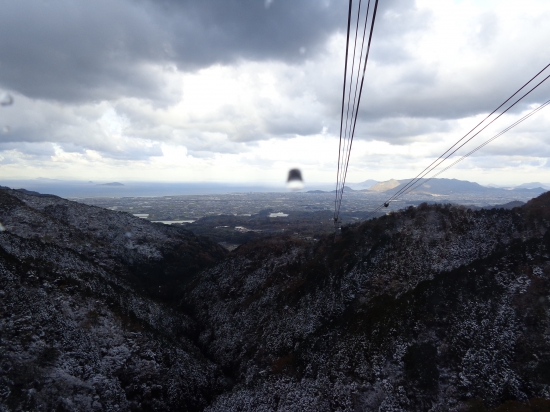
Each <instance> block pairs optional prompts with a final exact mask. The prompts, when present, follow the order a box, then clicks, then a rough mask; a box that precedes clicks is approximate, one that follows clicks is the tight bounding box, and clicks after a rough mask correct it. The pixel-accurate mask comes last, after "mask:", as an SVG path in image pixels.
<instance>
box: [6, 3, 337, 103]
mask: <svg viewBox="0 0 550 412" xmlns="http://www.w3.org/2000/svg"><path fill="white" fill-rule="evenodd" d="M341 9H342V8H341V7H340V5H339V4H338V2H336V1H329V0H325V1H319V2H311V1H307V0H296V1H293V2H272V3H270V4H269V7H264V5H263V4H262V2H261V1H258V0H246V1H243V0H212V1H208V2H197V1H190V0H189V1H168V0H166V1H131V0H121V1H117V2H112V1H108V0H96V1H94V2H87V1H82V0H79V1H74V0H52V1H48V2H38V3H37V2H35V1H31V0H21V1H18V2H8V3H6V4H4V5H3V6H2V14H1V15H0V39H2V40H1V42H0V61H2V77H1V80H0V82H1V83H0V84H1V85H2V86H3V87H5V88H7V89H10V90H14V91H16V92H19V93H22V94H24V95H26V96H28V97H32V98H40V99H48V100H57V101H63V102H76V103H81V102H84V101H99V100H113V99H116V98H119V97H121V96H132V97H138V98H146V99H152V100H158V101H160V102H164V103H165V102H166V101H167V100H168V101H173V98H174V96H170V93H169V92H168V93H167V90H166V87H165V86H166V85H165V84H163V77H164V75H165V74H169V73H170V72H171V71H172V70H174V69H175V68H177V69H179V70H183V71H189V70H197V69H200V68H203V67H208V66H211V65H213V64H230V63H233V62H235V61H240V60H254V61H266V60H281V61H286V62H289V63H298V62H300V61H303V60H304V59H305V58H306V57H305V56H304V54H303V53H300V49H301V48H302V49H307V50H308V53H311V52H314V51H315V50H318V49H319V48H322V47H323V44H324V43H325V41H326V39H327V38H328V36H330V34H331V33H333V32H334V31H335V30H337V29H338V28H340V27H341V25H342V24H341V22H342V20H343V18H344V11H343V10H341Z"/></svg>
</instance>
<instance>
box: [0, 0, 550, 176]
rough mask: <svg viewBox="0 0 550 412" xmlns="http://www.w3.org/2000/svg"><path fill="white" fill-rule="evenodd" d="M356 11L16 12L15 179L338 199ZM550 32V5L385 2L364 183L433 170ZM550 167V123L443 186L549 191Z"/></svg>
mask: <svg viewBox="0 0 550 412" xmlns="http://www.w3.org/2000/svg"><path fill="white" fill-rule="evenodd" d="M355 1H356V2H357V1H358V0H355ZM365 1H366V0H365ZM347 7H348V3H347V1H345V0H201V1H198V0H193V1H191V0H114V1H113V0H94V1H88V0H0V9H1V10H2V12H1V13H0V95H1V94H2V93H3V92H4V93H6V92H7V93H9V94H10V95H11V96H12V97H13V99H14V102H13V104H12V105H8V106H0V179H28V178H39V177H40V178H54V179H82V180H86V181H88V180H104V181H105V180H109V181H114V180H122V181H124V180H126V181H129V180H139V181H218V182H255V183H258V182H266V183H270V182H280V181H284V180H285V178H286V173H287V171H288V169H290V168H292V167H299V168H301V169H302V172H303V175H304V178H305V180H306V184H307V182H308V181H309V182H332V181H333V180H334V179H335V176H336V164H337V157H338V133H339V124H340V104H341V93H342V89H341V87H342V78H343V69H344V53H345V29H346V24H347ZM549 21H550V1H548V0H523V1H522V2H521V7H520V6H519V5H518V2H517V1H512V0H416V1H414V0H380V5H379V10H378V16H377V21H376V26H375V29H374V37H373V43H372V51H371V56H370V59H369V65H368V67H367V72H366V79H365V82H366V83H365V89H364V92H363V97H362V103H361V111H360V113H359V119H358V125H357V128H356V137H355V139H356V140H355V142H354V146H353V150H352V154H351V159H350V169H349V172H348V179H347V180H348V181H350V182H360V181H363V180H366V179H376V180H388V179H390V178H396V179H400V178H408V177H413V176H415V175H416V174H417V173H418V172H420V171H421V170H422V169H424V167H426V166H427V165H428V164H429V163H431V161H432V160H434V159H435V158H436V157H437V156H439V154H441V153H442V152H443V151H444V150H445V149H447V148H448V147H449V146H450V145H451V144H453V143H454V142H455V141H456V140H458V139H459V138H460V137H461V136H462V135H463V134H464V133H465V132H467V131H468V130H469V129H470V128H471V127H473V126H474V125H475V124H476V123H477V122H478V121H479V120H480V119H481V118H483V116H484V115H486V114H488V113H489V112H491V111H492V110H493V109H494V108H496V107H497V106H498V105H499V104H500V103H501V102H502V101H504V100H505V99H506V98H507V97H508V96H509V95H510V94H512V93H513V92H514V91H515V90H516V89H517V88H519V87H520V86H521V85H522V84H523V83H524V82H525V81H527V80H528V79H529V78H530V77H532V76H533V75H534V74H535V73H537V72H538V71H539V70H541V69H542V68H543V67H544V66H545V65H546V64H548V63H550V48H549V47H548V40H549V39H550V24H548V22H549ZM548 71H549V73H547V74H550V69H549V70H548ZM539 89H540V90H539V91H537V92H536V93H534V94H533V95H532V96H529V98H527V99H526V100H525V102H524V103H523V104H521V105H520V106H518V108H517V110H514V111H513V112H512V113H510V114H507V115H505V116H503V117H502V118H501V119H500V120H499V121H498V122H496V123H495V125H494V127H491V128H490V129H488V130H487V131H486V132H484V133H482V134H481V135H480V136H479V137H478V138H476V140H474V141H473V142H472V145H471V146H470V148H472V147H475V146H477V145H479V144H480V143H482V142H483V141H484V140H486V139H488V138H490V137H492V136H493V135H494V134H495V133H496V132H498V131H500V130H501V129H503V128H505V127H507V126H508V125H509V124H511V123H513V122H514V121H515V120H516V119H517V118H519V117H521V116H522V114H525V113H527V111H529V110H531V109H532V108H534V107H536V106H537V105H539V104H541V103H542V102H544V101H546V100H547V99H550V80H549V81H548V84H546V83H545V84H544V85H543V86H541V87H540V88H539ZM467 149H468V148H465V150H464V152H462V153H465V152H467V151H469V150H467ZM549 158H550V108H548V109H546V110H543V111H541V112H540V113H538V114H537V115H535V116H534V117H532V118H531V119H529V120H528V121H526V122H525V123H523V124H522V125H521V126H520V127H518V128H517V129H514V131H513V132H509V133H507V134H505V135H504V136H502V137H500V138H499V139H497V140H496V141H495V142H493V143H491V144H490V145H488V146H487V147H485V148H484V149H482V150H481V151H479V152H478V153H477V154H476V155H475V156H472V157H471V158H469V159H468V160H466V161H464V162H462V163H461V164H460V165H459V166H457V167H455V168H453V169H451V170H449V171H447V172H445V173H444V174H443V175H441V176H440V177H448V178H458V179H464V180H472V181H477V182H480V183H496V184H514V183H524V182H532V181H541V182H550V160H549ZM0 184H1V183H0ZM306 187H307V186H306Z"/></svg>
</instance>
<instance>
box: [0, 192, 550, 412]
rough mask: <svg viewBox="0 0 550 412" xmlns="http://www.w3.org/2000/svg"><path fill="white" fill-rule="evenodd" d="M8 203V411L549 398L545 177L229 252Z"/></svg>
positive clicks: (2, 276) (0, 317) (86, 211)
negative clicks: (330, 232)
mask: <svg viewBox="0 0 550 412" xmlns="http://www.w3.org/2000/svg"><path fill="white" fill-rule="evenodd" d="M0 222H2V224H3V225H4V226H5V228H6V230H5V231H3V232H0V295H1V296H0V410H2V409H5V410H8V411H11V410H14V411H18V410H55V409H58V410H207V411H449V410H457V411H458V410H471V411H483V410H492V408H500V409H495V410H518V411H519V410H533V411H534V410H541V411H542V410H548V408H549V405H550V390H549V387H550V373H549V371H550V300H549V298H550V231H549V230H548V229H549V227H550V194H548V193H546V194H544V195H542V196H539V197H538V198H536V199H533V200H532V201H531V202H529V203H527V204H526V205H524V206H522V207H520V208H515V209H512V210H505V209H493V210H480V211H471V210H468V209H466V208H463V207H453V206H450V205H445V206H439V205H433V206H428V205H425V204H424V205H420V206H419V207H417V208H412V207H411V208H409V209H407V210H404V211H402V212H399V213H393V214H390V215H387V216H384V217H382V218H379V219H375V220H372V221H369V222H365V223H363V224H361V225H356V226H352V227H345V228H343V232H342V234H341V235H339V236H337V237H334V236H329V237H326V238H323V239H321V240H320V241H318V242H315V243H311V242H305V241H300V240H296V239H292V238H290V237H282V236H278V237H277V236H276V237H272V238H266V239H262V240H258V241H255V242H251V243H248V244H244V245H242V246H240V247H239V248H238V249H236V250H235V251H234V252H232V253H231V254H230V255H229V256H226V254H225V252H224V251H223V250H220V248H219V247H218V246H217V245H215V244H212V243H210V242H209V241H208V240H206V239H201V238H197V237H195V236H193V235H192V234H189V233H188V232H186V231H184V230H181V229H177V228H171V227H169V226H168V227H167V226H160V225H154V224H151V223H149V222H146V221H144V220H142V219H138V218H135V217H133V216H131V215H128V214H123V213H117V212H113V211H108V210H103V209H99V208H93V207H89V206H84V205H79V204H76V203H74V202H68V201H66V200H63V199H60V198H56V197H44V196H32V195H30V194H25V193H21V192H16V191H9V190H0ZM159 287H160V291H159ZM163 289H169V291H163ZM178 290H179V291H180V292H178ZM172 291H176V292H172ZM528 402H530V403H528ZM503 405H504V406H503ZM506 408H508V409H506ZM510 408H515V409H510Z"/></svg>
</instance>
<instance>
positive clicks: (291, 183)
mask: <svg viewBox="0 0 550 412" xmlns="http://www.w3.org/2000/svg"><path fill="white" fill-rule="evenodd" d="M286 186H287V187H288V188H289V189H290V190H300V189H303V188H304V179H303V178H302V172H301V171H300V169H290V170H289V171H288V178H287V180H286Z"/></svg>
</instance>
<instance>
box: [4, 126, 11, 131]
mask: <svg viewBox="0 0 550 412" xmlns="http://www.w3.org/2000/svg"><path fill="white" fill-rule="evenodd" d="M10 131H11V127H9V126H4V127H2V133H9V132H10Z"/></svg>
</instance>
